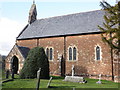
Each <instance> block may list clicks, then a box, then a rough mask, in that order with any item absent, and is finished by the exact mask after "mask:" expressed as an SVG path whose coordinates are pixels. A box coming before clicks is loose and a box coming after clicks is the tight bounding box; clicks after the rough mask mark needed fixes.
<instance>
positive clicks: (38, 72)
mask: <svg viewBox="0 0 120 90" xmlns="http://www.w3.org/2000/svg"><path fill="white" fill-rule="evenodd" d="M40 71H41V69H39V70H38V71H37V78H39V74H40Z"/></svg>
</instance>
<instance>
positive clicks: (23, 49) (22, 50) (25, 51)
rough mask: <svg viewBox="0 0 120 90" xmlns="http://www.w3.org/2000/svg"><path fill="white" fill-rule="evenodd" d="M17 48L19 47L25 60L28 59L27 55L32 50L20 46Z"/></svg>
mask: <svg viewBox="0 0 120 90" xmlns="http://www.w3.org/2000/svg"><path fill="white" fill-rule="evenodd" d="M16 46H17V47H18V49H19V51H20V52H21V54H22V56H23V57H24V58H27V55H28V52H29V51H30V49H29V48H27V47H22V46H18V45H16Z"/></svg>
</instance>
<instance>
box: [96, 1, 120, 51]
mask: <svg viewBox="0 0 120 90" xmlns="http://www.w3.org/2000/svg"><path fill="white" fill-rule="evenodd" d="M100 3H101V6H102V7H103V9H104V10H105V12H106V14H105V15H104V20H105V22H103V25H104V26H103V27H101V26H98V27H99V29H100V30H101V31H102V32H103V33H102V34H101V35H102V39H103V41H104V42H106V43H107V44H108V45H109V46H110V47H111V48H112V49H116V50H117V51H118V52H120V19H119V18H120V2H118V4H116V5H115V6H111V5H110V4H109V3H107V2H106V1H103V2H100Z"/></svg>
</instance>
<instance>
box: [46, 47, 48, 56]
mask: <svg viewBox="0 0 120 90" xmlns="http://www.w3.org/2000/svg"><path fill="white" fill-rule="evenodd" d="M46 55H47V57H48V58H49V49H48V48H47V49H46Z"/></svg>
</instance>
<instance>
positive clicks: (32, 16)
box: [28, 1, 37, 24]
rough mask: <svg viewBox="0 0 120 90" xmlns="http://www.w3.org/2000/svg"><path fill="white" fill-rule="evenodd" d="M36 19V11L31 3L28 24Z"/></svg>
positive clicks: (34, 5)
mask: <svg viewBox="0 0 120 90" xmlns="http://www.w3.org/2000/svg"><path fill="white" fill-rule="evenodd" d="M36 19H37V10H36V4H35V2H34V1H33V4H32V6H31V8H30V11H29V17H28V23H29V24H31V23H33V22H34V21H35V20H36Z"/></svg>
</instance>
